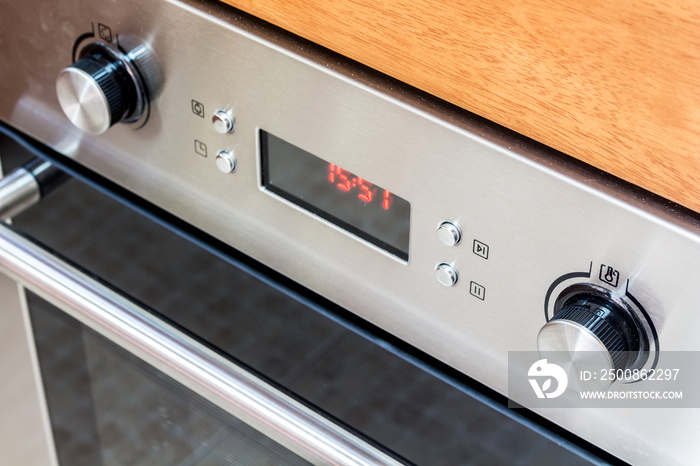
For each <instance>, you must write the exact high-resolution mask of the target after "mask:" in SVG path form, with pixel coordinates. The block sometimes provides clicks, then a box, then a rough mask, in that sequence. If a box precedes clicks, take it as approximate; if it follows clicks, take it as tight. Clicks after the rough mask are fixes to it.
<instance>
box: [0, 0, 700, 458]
mask: <svg viewBox="0 0 700 466" xmlns="http://www.w3.org/2000/svg"><path fill="white" fill-rule="evenodd" d="M2 8H3V14H2V17H1V18H0V27H1V30H2V32H1V33H0V34H2V36H1V37H2V38H3V43H2V48H1V49H0V59H1V63H2V64H0V78H1V79H0V86H1V87H0V120H2V122H1V123H0V124H1V125H2V126H1V128H2V139H0V149H1V150H2V152H1V155H2V167H3V172H4V173H5V178H3V180H2V187H1V188H0V202H1V203H2V205H1V206H0V212H2V215H3V217H4V218H8V219H10V220H8V222H7V224H3V225H2V226H1V228H0V270H1V271H2V273H3V275H2V280H1V281H0V285H1V286H2V299H3V302H4V306H3V308H4V310H3V313H2V314H3V317H2V326H0V329H1V330H0V331H1V332H2V334H1V335H0V338H1V340H0V341H2V343H1V344H2V348H3V356H2V358H1V359H0V363H1V364H2V366H1V368H0V370H1V371H2V373H3V377H2V383H1V384H0V392H2V394H1V395H0V402H1V403H2V405H3V408H2V409H3V413H6V415H5V416H4V417H3V418H4V419H3V421H2V422H0V429H1V432H0V442H2V443H1V444H0V445H1V446H2V448H0V455H2V456H0V463H2V464H42V465H43V464H70V465H73V464H89V465H92V464H106V465H107V464H108V465H112V464H115V465H116V464H149V465H150V464H167V465H170V464H287V463H291V464H297V463H304V462H310V463H312V464H405V463H408V464H494V463H498V464H514V463H515V464H533V463H537V464H546V463H550V464H561V463H571V464H587V463H608V462H610V463H614V462H629V463H634V464H657V463H659V462H662V463H692V462H693V460H694V459H697V457H698V456H699V455H700V450H698V445H697V444H696V442H695V439H696V438H697V436H698V434H700V432H698V429H699V427H698V426H700V423H699V422H698V411H697V407H698V406H700V404H698V395H697V393H696V391H697V386H698V384H697V377H698V372H699V371H698V370H697V368H698V361H697V357H696V355H695V353H694V352H695V351H696V350H697V349H698V348H697V346H698V344H697V343H696V338H694V336H695V333H694V329H696V328H698V327H699V325H700V321H699V319H700V318H699V317H698V316H697V313H695V312H694V308H695V306H696V305H697V303H698V300H699V298H700V291H698V289H697V286H696V284H695V280H694V278H695V277H697V264H698V263H700V228H699V227H700V223H699V219H698V216H697V215H696V214H695V213H693V212H691V211H688V210H685V209H683V208H680V207H678V206H677V205H674V204H672V203H670V202H668V201H666V200H664V199H661V198H659V197H657V196H654V195H652V194H650V193H648V192H645V191H643V190H641V189H639V188H636V187H635V186H632V185H629V184H627V183H625V182H622V181H620V180H618V179H616V178H613V177H611V176H609V175H607V174H605V173H603V172H600V171H598V170H595V169H593V168H591V167H589V166H586V165H585V164H583V163H580V162H578V161H576V160H574V159H572V158H569V157H567V156H566V155H564V154H561V153H558V152H556V151H554V150H551V149H549V148H547V147H544V146H542V145H540V144H538V143H536V142H534V141H532V140H529V139H526V138H524V137H522V136H520V135H518V134H515V133H512V132H510V131H508V130H506V129H504V128H502V127H500V126H497V125H495V124H493V123H491V122H488V121H485V120H483V119H481V118H478V117H476V116H474V115H471V114H469V113H467V112H466V111H464V110H461V109H459V108H455V107H453V106H450V105H449V104H447V103H445V102H442V101H439V100H438V99H435V98H433V97H431V96H429V95H427V94H425V93H423V92H421V91H419V90H417V89H414V88H410V87H409V86H406V85H404V84H402V83H400V82H397V81H394V80H392V79H390V78H388V77H386V76H384V75H381V74H379V73H377V72H376V71H373V70H371V69H368V68H366V67H363V66H362V65H361V64H358V63H356V62H352V61H350V60H347V59H345V58H343V57H342V56H338V55H336V54H334V53H332V52H329V51H327V50H324V49H322V48H320V47H318V46H315V45H314V44H311V43H308V42H306V41H304V40H302V39H300V38H298V37H295V36H293V35H291V34H289V33H286V32H285V31H282V30H280V29H277V28H275V27H273V26H271V25H269V24H267V23H264V22H262V21H260V20H257V19H256V18H253V17H250V16H248V15H246V14H245V13H243V12H240V11H237V10H234V9H233V8H230V7H227V6H225V5H221V4H219V3H215V2H209V1H196V0H193V1H185V2H180V1H157V2H150V3H148V4H142V3H140V2H131V1H127V2H119V3H118V4H116V3H109V2H101V3H98V2H82V1H77V2H76V1H71V2H68V1H62V0H61V1H58V2H54V3H53V4H52V5H51V6H45V5H43V4H40V2H35V1H33V0H30V1H27V2H24V3H22V4H21V5H20V4H5V5H4V6H3V7H2ZM584 393H589V394H590V393H597V394H599V395H601V396H599V397H598V398H597V399H592V400H591V399H584V397H583V395H582V394H584ZM656 393H663V394H665V396H664V397H663V398H661V399H656V398H655V399H650V395H648V394H652V395H653V394H656ZM607 394H615V395H614V397H613V396H612V395H611V396H608V395H607ZM635 394H636V395H635ZM644 394H647V395H644Z"/></svg>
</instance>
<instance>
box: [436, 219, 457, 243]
mask: <svg viewBox="0 0 700 466" xmlns="http://www.w3.org/2000/svg"><path fill="white" fill-rule="evenodd" d="M437 235H438V239H439V240H440V242H441V243H442V244H444V245H445V246H455V245H457V244H459V242H460V241H461V240H462V232H461V231H460V229H459V227H458V226H457V225H455V224H454V223H452V222H442V223H441V224H440V226H439V227H438V230H437Z"/></svg>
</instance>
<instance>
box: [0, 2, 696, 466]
mask: <svg viewBox="0 0 700 466" xmlns="http://www.w3.org/2000/svg"><path fill="white" fill-rule="evenodd" d="M49 12H50V13H49ZM98 22H99V23H104V24H106V25H109V26H111V27H112V28H113V30H114V31H116V32H118V33H119V34H120V36H124V37H127V36H128V37H132V38H140V39H141V41H142V42H143V43H145V44H147V45H148V47H149V49H150V50H152V51H153V53H154V57H155V60H157V62H158V64H159V66H160V68H161V69H162V71H163V76H164V78H163V86H162V89H161V91H160V93H159V95H158V97H157V98H155V99H154V100H153V102H152V105H151V113H150V118H149V120H148V122H147V123H146V124H145V125H144V126H143V127H142V128H140V129H137V128H135V127H132V126H124V125H122V126H115V127H113V128H111V129H109V130H108V131H107V132H106V133H105V134H103V135H100V136H88V135H85V134H81V133H80V132H79V131H78V130H76V129H74V128H73V127H72V126H71V125H70V124H69V123H68V121H67V120H66V119H65V117H63V116H62V113H61V112H60V109H59V108H58V104H57V102H56V97H55V95H54V90H53V87H54V86H53V81H54V79H55V76H56V75H57V73H58V72H59V71H60V70H61V69H62V68H64V67H65V66H68V65H70V60H71V51H72V48H73V46H74V44H75V42H76V39H77V38H78V37H80V36H81V35H82V34H86V33H90V32H91V31H94V30H95V27H96V24H97V23H98ZM37 25H40V26H41V28H36V26H37ZM0 30H1V31H3V32H2V39H3V41H4V44H6V45H5V46H4V47H2V48H0V62H2V63H5V64H9V63H11V64H12V65H11V66H7V65H6V66H3V67H2V68H0V73H1V75H0V86H2V88H1V90H2V92H0V118H2V119H3V120H4V121H7V122H9V123H10V124H12V125H14V126H16V127H18V128H20V129H22V130H23V131H25V132H27V133H29V134H31V135H33V136H34V137H37V138H38V139H40V140H42V141H44V142H46V143H47V144H49V145H51V146H52V147H54V148H56V149H57V150H58V151H59V152H62V153H64V154H65V155H66V156H68V157H71V158H73V159H74V160H76V161H78V162H80V163H82V164H84V165H85V166H87V167H89V168H91V169H93V170H95V171H96V172H98V173H101V174H103V175H105V176H106V177H108V178H110V179H112V180H114V181H116V182H117V183H119V184H121V185H123V186H125V187H127V188H128V189H130V190H132V191H134V192H135V193H137V194H139V195H141V196H143V197H144V198H146V199H149V200H150V201H152V202H153V203H155V204H156V205H158V206H160V207H163V208H164V209H166V210H168V211H170V212H172V213H173V214H175V215H178V216H180V217H182V218H183V219H185V220H187V221H189V222H191V223H192V224H194V225H196V226H197V227H199V228H201V229H202V230H204V231H206V232H208V233H210V234H212V235H214V236H215V237H217V238H219V239H221V240H223V241H225V242H227V243H229V244H231V245H233V246H234V247H236V248H238V249H240V250H241V251H243V252H245V253H247V254H249V255H250V256H252V257H254V258H256V259H258V260H260V261H261V262H263V263H265V264H267V265H269V266H271V267H273V268H274V269H276V270H278V271H280V272H282V273H283V274H286V275H288V276H290V277H292V278H293V279H295V280H297V281H299V282H301V283H303V284H304V285H305V286H307V287H309V288H310V289H312V290H314V291H316V292H318V293H320V294H322V295H324V296H326V297H328V298H329V299H331V300H333V301H335V302H337V303H338V304H340V305H342V306H344V307H346V308H347V309H349V310H351V311H353V312H355V313H357V314H358V315H360V316H361V317H363V318H365V319H367V320H368V321H370V322H372V323H374V324H376V325H378V326H380V327H382V328H384V329H386V330H388V331H389V332H391V333H393V334H395V335H397V336H398V337H400V338H402V339H404V340H406V341H408V342H410V343H411V344H413V345H415V346H416V347H418V348H420V349H422V350H424V351H426V352H427V353H429V354H431V355H433V356H435V357H437V358H439V359H441V360H442V361H445V362H446V363H448V364H450V365H452V366H453V367H455V368H457V369H458V370H460V371H462V372H464V373H466V374H468V375H470V376H472V377H474V378H475V379H477V380H479V381H480V382H482V383H484V384H486V385H488V386H490V387H492V388H493V389H495V390H497V391H500V392H502V393H505V392H506V389H507V356H508V351H534V350H536V341H537V338H536V337H537V334H538V332H539V329H540V328H541V327H542V326H543V325H544V324H545V322H546V320H545V315H546V312H550V314H549V315H550V316H551V310H546V309H544V306H545V301H546V299H547V293H548V290H550V289H552V291H551V293H552V295H553V296H557V295H558V294H559V292H560V291H561V290H562V289H563V288H564V287H565V286H569V285H571V284H572V283H575V282H577V281H578V282H583V281H586V282H594V283H598V284H600V285H601V286H606V287H611V288H612V287H613V285H611V284H608V283H605V282H604V281H601V280H599V279H598V274H597V269H599V268H600V267H601V265H602V264H606V265H609V266H612V267H614V268H615V270H616V271H618V273H619V283H618V284H617V285H616V287H617V288H620V289H622V292H623V294H624V292H625V290H627V291H629V292H630V293H632V294H633V295H634V296H635V298H636V299H638V300H639V302H640V303H641V304H642V305H643V306H644V308H645V309H646V310H647V312H648V314H649V317H650V319H651V321H652V322H653V324H654V326H655V328H656V329H657V331H658V342H659V348H660V350H661V351H663V350H674V351H698V350H700V341H698V339H697V338H695V336H694V333H693V329H696V328H700V313H697V312H694V310H695V307H696V306H697V303H698V302H700V290H699V289H698V287H697V285H696V282H697V278H698V264H700V236H699V233H700V228H699V226H698V221H697V219H696V218H693V217H690V216H688V215H686V214H684V213H683V212H678V211H677V210H675V208H673V207H672V206H669V205H667V204H664V203H661V202H658V201H657V200H655V199H653V198H650V197H649V196H647V195H646V194H645V193H641V192H638V191H635V190H633V189H630V188H629V187H628V186H626V185H622V184H618V183H616V182H615V181H614V180H610V179H609V178H607V177H604V176H601V175H599V174H597V173H596V172H593V171H591V170H587V169H585V168H581V167H579V166H578V165H575V164H572V163H570V162H569V161H568V159H566V158H565V157H562V156H560V155H558V154H555V153H551V152H549V151H547V150H544V149H542V148H540V147H538V146H536V145H533V144H531V143H529V142H528V141H526V140H523V139H521V138H518V137H516V136H513V135H510V134H508V133H505V132H503V131H502V130H500V129H499V128H497V127H492V126H490V125H488V124H485V123H483V122H482V121H480V120H475V119H472V118H470V117H469V116H468V115H464V114H462V113H460V112H455V111H454V110H453V109H451V108H449V107H442V106H440V105H435V104H434V103H432V102H422V101H421V96H420V95H415V94H412V93H410V92H406V91H405V90H404V89H403V88H401V87H400V86H396V85H395V84H394V83H391V82H387V81H383V80H381V79H373V77H372V75H371V74H367V73H365V72H364V71H363V70H362V69H358V68H355V67H353V65H352V64H347V63H344V62H342V61H341V60H335V59H333V58H329V57H327V56H326V55H324V54H323V53H321V52H319V54H318V55H314V54H313V53H311V51H309V50H308V48H307V47H301V46H299V45H298V44H297V43H296V42H294V40H292V39H288V38H285V36H283V35H279V34H277V33H276V32H275V31H274V30H273V31H267V30H266V29H265V28H263V27H262V26H260V25H259V24H257V23H248V22H247V21H246V19H245V18H244V17H240V16H238V15H237V14H236V12H235V10H232V9H229V8H226V7H223V6H221V5H216V4H214V3H210V2H194V1H193V2H192V3H180V2H176V1H154V2H148V3H146V4H142V3H138V4H137V3H136V2H131V1H127V2H120V3H119V4H118V5H116V4H111V3H106V2H104V3H103V2H75V1H73V2H68V1H58V2H55V3H54V4H52V6H50V7H47V6H46V5H44V4H41V5H40V2H38V0H28V2H26V3H23V4H22V6H21V7H20V6H18V5H15V4H12V3H8V4H7V5H5V6H4V11H3V15H2V18H0ZM27 31H33V33H32V34H31V41H32V42H31V43H32V44H33V45H32V47H33V48H32V53H27V52H26V50H27V47H28V46H27V43H26V41H27V40H29V39H27V37H28V36H27ZM40 31H49V32H46V33H41V32H40ZM251 31H253V32H255V34H253V32H251ZM222 37H226V40H221V39H222ZM211 43H217V44H218V46H217V48H216V50H212V49H211V47H210V45H209V44H211ZM283 45H284V47H283ZM78 46H80V44H78ZM315 57H320V58H322V59H323V61H316V59H317V58H315ZM320 58H319V59H320ZM222 76H223V77H225V78H223V79H222ZM221 108H227V109H232V110H233V113H235V115H236V130H235V132H234V133H228V134H219V133H217V132H216V131H215V130H214V128H213V127H212V124H211V116H212V114H213V112H214V111H215V110H216V109H221ZM260 129H263V130H265V131H267V132H270V133H272V134H274V135H276V136H278V137H281V138H283V139H285V140H286V141H288V142H290V143H292V144H294V145H296V146H298V147H300V148H302V149H304V150H306V151H308V152H311V153H313V154H316V155H318V156H319V157H322V158H323V159H325V160H328V161H329V162H332V163H335V164H337V165H339V166H341V167H343V168H345V169H347V170H348V171H350V172H352V173H355V174H358V176H362V177H364V178H367V179H370V180H372V182H373V183H376V184H377V185H378V186H382V187H385V188H386V189H388V190H390V191H391V192H393V193H395V194H396V195H397V196H400V197H402V198H404V199H406V200H408V201H409V202H410V203H411V230H410V250H409V260H408V262H404V261H401V260H398V259H396V258H395V257H394V256H391V255H390V254H387V253H384V252H383V251H382V250H380V249H378V248H376V247H374V246H372V245H370V244H368V243H366V242H364V241H362V240H359V239H358V238H356V237H355V236H353V235H351V234H349V233H347V232H346V231H344V230H342V229H340V228H338V227H335V226H334V225H332V224H330V223H328V222H325V221H323V220H320V219H319V218H318V217H316V216H314V215H311V214H309V213H308V212H306V211H305V210H303V209H301V208H300V207H297V206H295V205H293V204H291V203H289V202H287V201H284V200H282V199H280V198H278V197H276V196H274V195H272V194H270V193H269V192H267V191H265V190H264V189H262V188H261V186H260V176H259V157H258V151H259V147H258V132H259V130H260ZM205 149H206V150H205ZM231 149H233V150H235V153H236V159H237V166H236V172H235V175H223V174H222V173H220V172H219V171H218V169H217V168H216V163H215V161H214V159H215V157H214V156H215V154H216V153H218V152H219V151H220V150H231ZM163 167H167V169H163ZM444 221H450V222H454V223H455V224H458V225H460V229H461V231H462V241H461V242H460V243H459V244H458V245H456V246H454V247H446V246H444V245H443V244H442V243H441V242H440V241H439V240H438V238H437V236H436V234H435V231H436V229H437V228H438V226H439V225H440V224H441V223H442V222H444ZM476 242H478V244H481V245H485V246H488V251H489V253H488V257H487V258H485V257H483V256H481V255H478V254H476V253H475V252H474V251H475V248H476V244H477V243H476ZM439 263H449V264H451V265H453V267H454V268H455V270H456V271H457V273H458V274H459V276H460V280H459V282H458V283H457V284H456V285H455V286H453V287H444V286H442V285H441V284H440V283H439V282H438V281H437V280H436V279H435V275H434V272H435V266H436V264H439ZM586 273H588V275H587V277H586V278H585V279H584V278H582V277H583V276H584V275H586ZM564 276H571V277H573V278H571V279H567V280H562V281H561V282H559V283H557V280H559V279H560V278H561V277H564ZM553 284H554V285H553ZM358 290H361V292H359V293H358ZM543 311H544V312H543ZM540 414H542V415H543V416H545V417H547V418H549V419H551V420H552V421H554V422H556V423H557V424H560V425H562V426H563V427H565V428H566V429H568V430H571V431H572V432H574V433H576V434H578V435H580V436H582V437H583V438H585V439H587V440H589V441H591V442H593V443H594V444H596V445H598V446H600V447H601V448H603V449H605V450H608V451H610V452H611V453H613V454H615V455H617V456H619V457H621V458H623V459H625V460H627V461H630V462H633V463H637V464H643V463H647V464H653V463H658V462H666V463H668V462H676V463H684V462H685V463H687V462H689V461H693V460H694V459H696V458H697V457H699V456H700V445H699V444H698V443H697V442H696V441H695V440H694V439H695V438H697V437H698V436H700V412H698V411H697V410H694V409H688V410H679V409H668V410H665V409H655V410H644V409H635V410H622V409H619V410H601V409H590V410H585V411H583V410H576V411H574V410H543V411H541V412H540Z"/></svg>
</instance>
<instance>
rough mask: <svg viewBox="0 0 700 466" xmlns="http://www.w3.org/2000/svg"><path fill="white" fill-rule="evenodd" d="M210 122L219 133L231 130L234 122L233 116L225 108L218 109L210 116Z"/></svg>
mask: <svg viewBox="0 0 700 466" xmlns="http://www.w3.org/2000/svg"><path fill="white" fill-rule="evenodd" d="M211 122H212V124H213V125H214V129H215V130H216V132H217V133H221V134H226V133H230V132H232V131H233V128H234V124H235V122H234V120H233V117H232V116H231V114H230V113H229V112H227V111H226V110H218V111H217V112H216V113H215V114H214V116H213V117H211Z"/></svg>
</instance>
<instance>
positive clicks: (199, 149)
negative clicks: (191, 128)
mask: <svg viewBox="0 0 700 466" xmlns="http://www.w3.org/2000/svg"><path fill="white" fill-rule="evenodd" d="M194 151H195V152H196V153H197V154H199V155H201V156H202V157H206V156H207V145H206V144H204V143H203V142H202V141H199V140H197V139H195V140H194Z"/></svg>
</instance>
